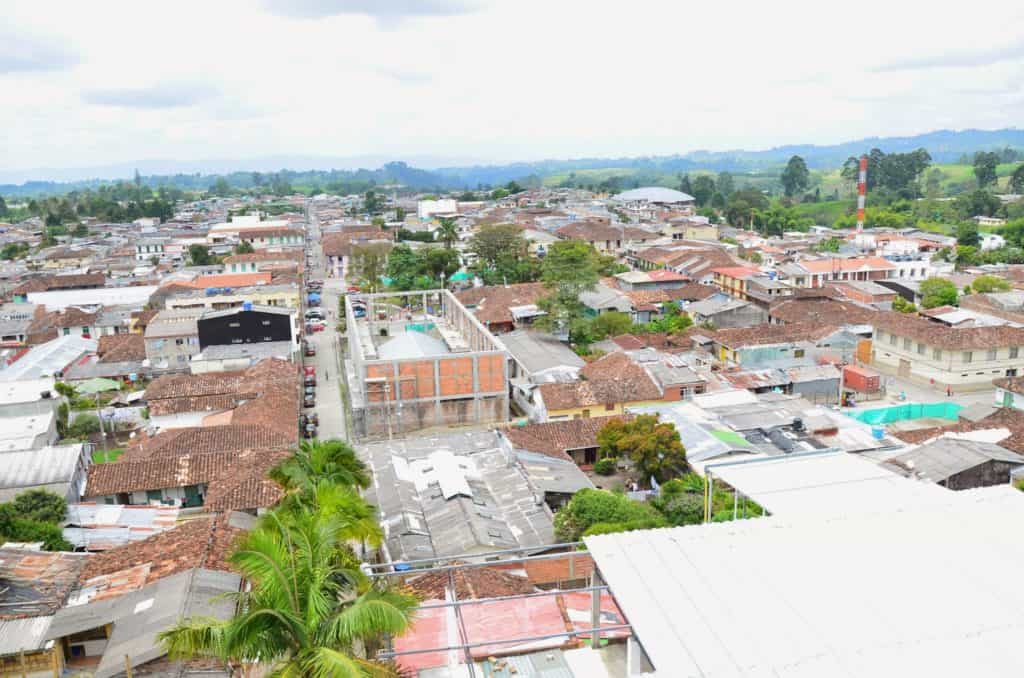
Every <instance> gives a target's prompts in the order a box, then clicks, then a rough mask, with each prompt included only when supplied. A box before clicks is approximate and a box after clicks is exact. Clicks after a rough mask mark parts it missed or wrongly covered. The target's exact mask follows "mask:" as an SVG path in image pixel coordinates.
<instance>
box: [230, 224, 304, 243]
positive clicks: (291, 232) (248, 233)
mask: <svg viewBox="0 0 1024 678" xmlns="http://www.w3.org/2000/svg"><path fill="white" fill-rule="evenodd" d="M281 236H295V237H301V236H302V231H301V230H300V229H297V228H284V227H281V228H240V229H238V239H239V240H252V239H253V238H266V237H272V238H277V237H281Z"/></svg>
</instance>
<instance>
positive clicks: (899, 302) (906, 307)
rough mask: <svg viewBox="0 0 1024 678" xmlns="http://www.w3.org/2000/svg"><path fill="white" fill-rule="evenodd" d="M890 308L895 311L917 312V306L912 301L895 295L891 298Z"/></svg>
mask: <svg viewBox="0 0 1024 678" xmlns="http://www.w3.org/2000/svg"><path fill="white" fill-rule="evenodd" d="M892 310H894V311H896V312H897V313H917V306H915V305H914V303H913V302H910V301H907V300H906V299H904V298H903V297H901V296H899V295H896V298H895V299H893V300H892Z"/></svg>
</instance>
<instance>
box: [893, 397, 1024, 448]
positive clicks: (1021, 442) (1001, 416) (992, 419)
mask: <svg viewBox="0 0 1024 678" xmlns="http://www.w3.org/2000/svg"><path fill="white" fill-rule="evenodd" d="M993 428H1005V429H1008V430H1009V431H1010V437H1008V438H1005V439H1003V440H1000V441H999V442H998V443H997V444H998V445H999V446H1000V447H1005V448H1006V449H1008V450H1010V451H1011V452H1016V453H1017V454H1024V412H1021V411H1020V410H1017V409H1014V408H1012V407H1000V408H999V409H997V410H996V411H995V412H993V413H992V414H990V415H988V416H987V417H985V418H984V419H979V420H978V421H973V422H971V421H960V422H958V423H956V424H952V425H950V426H938V427H934V428H918V429H913V430H911V431H896V432H894V433H893V435H894V436H896V437H897V438H899V439H900V440H902V441H903V442H905V443H909V444H911V445H918V444H921V443H923V442H925V441H928V440H931V439H932V438H935V437H937V436H940V435H942V434H943V433H968V432H970V431H985V430H988V429H993Z"/></svg>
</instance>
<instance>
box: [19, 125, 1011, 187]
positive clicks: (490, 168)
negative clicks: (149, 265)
mask: <svg viewBox="0 0 1024 678" xmlns="http://www.w3.org/2000/svg"><path fill="white" fill-rule="evenodd" d="M1006 147H1010V148H1015V149H1018V150H1024V130H1022V129H1016V128H1008V129H999V130H977V129H967V130H959V131H955V130H938V131H935V132H928V133H926V134H918V135H914V136H907V137H869V138H866V139H858V140H856V141H847V142H844V143H840V144H832V145H828V146H815V145H811V144H799V145H788V146H777V147H774V148H770V149H767V150H763V151H745V150H731V151H703V150H702V151H692V152H690V153H686V154H683V155H669V156H648V157H632V158H576V159H568V160H541V161H537V162H518V163H510V164H473V165H470V164H465V163H466V161H465V160H464V159H452V158H440V157H431V156H420V157H410V158H406V159H404V161H398V159H397V158H390V157H387V156H383V155H382V156H356V157H328V156H268V157H262V158H250V159H247V160H216V161H197V162H191V163H190V162H187V161H161V160H150V161H140V162H139V163H138V164H136V165H132V164H128V163H123V164H119V165H110V166H106V167H95V168H84V169H65V170H57V169H45V170H43V169H40V170H28V171H14V170H9V171H0V182H8V183H4V184H0V195H8V196H24V195H36V194H47V193H51V194H52V193H61V192H66V191H68V190H72V189H75V188H83V187H88V186H95V185H98V184H101V183H104V182H108V181H112V180H120V179H130V178H131V177H132V176H133V174H134V172H135V170H136V169H138V170H139V172H140V173H142V174H143V175H144V176H145V178H146V183H147V184H148V185H157V184H160V183H165V184H172V185H178V186H180V187H182V188H196V187H197V186H198V187H205V186H208V185H210V184H212V183H213V179H214V178H215V177H217V176H226V177H228V178H229V180H232V181H233V183H237V181H238V177H239V176H240V175H244V173H250V172H264V173H270V172H277V171H280V170H282V169H283V168H287V169H288V170H289V174H291V175H292V177H293V181H294V180H295V179H301V180H303V181H311V182H316V183H320V184H326V183H328V182H331V181H349V182H372V183H375V184H377V185H386V184H403V185H405V186H408V187H410V188H414V189H421V190H446V189H462V188H469V189H474V188H477V187H480V186H495V185H499V184H505V183H508V182H509V181H513V180H524V179H526V178H528V177H538V178H541V179H543V178H544V177H546V176H550V175H553V174H562V173H568V172H572V171H578V170H595V169H613V168H621V169H633V170H649V171H651V172H660V173H679V172H690V171H694V170H711V171H715V172H720V171H728V172H736V173H743V172H753V171H759V170H766V169H771V168H776V167H779V166H781V165H783V164H784V163H785V162H786V161H787V160H788V159H789V158H790V157H791V156H793V155H799V156H801V157H803V158H804V160H805V161H806V162H807V164H808V166H809V167H811V168H815V169H831V168H835V167H837V166H839V165H841V164H842V163H843V161H845V160H846V159H847V158H848V157H850V156H852V155H860V154H861V153H866V152H868V151H870V150H871V149H872V148H880V149H882V150H883V151H885V152H886V153H898V152H905V151H912V150H915V149H917V148H925V149H927V151H928V152H929V153H930V154H931V156H932V161H933V162H935V163H951V162H956V161H957V160H958V159H960V158H961V157H962V156H963V155H964V154H968V155H969V154H972V153H974V152H976V151H981V150H993V149H1002V148H1006ZM367 167H377V168H378V169H359V168H367ZM30 178H31V180H29V179H30Z"/></svg>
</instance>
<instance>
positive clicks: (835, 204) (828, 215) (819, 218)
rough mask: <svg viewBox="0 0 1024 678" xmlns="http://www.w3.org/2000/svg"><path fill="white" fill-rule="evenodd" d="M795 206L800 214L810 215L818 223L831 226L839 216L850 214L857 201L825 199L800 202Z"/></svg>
mask: <svg viewBox="0 0 1024 678" xmlns="http://www.w3.org/2000/svg"><path fill="white" fill-rule="evenodd" d="M795 207H796V210H797V212H798V213H799V214H800V216H804V217H810V218H812V219H814V223H816V224H821V225H823V226H831V225H832V223H833V222H834V221H835V220H836V219H838V218H839V217H842V216H846V215H847V214H850V213H851V211H852V210H853V209H854V208H855V207H856V203H855V202H854V201H853V200H823V201H821V202H805V203H800V204H799V205H796V206H795Z"/></svg>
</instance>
